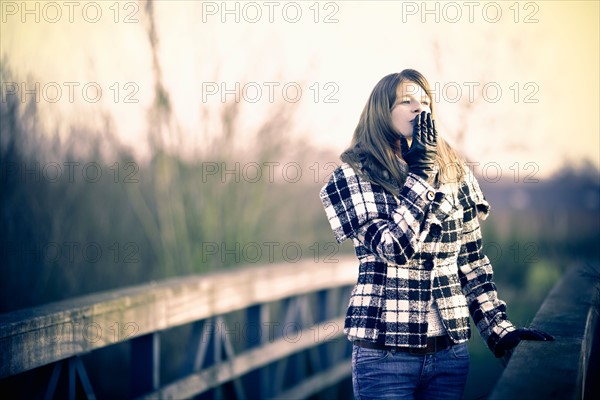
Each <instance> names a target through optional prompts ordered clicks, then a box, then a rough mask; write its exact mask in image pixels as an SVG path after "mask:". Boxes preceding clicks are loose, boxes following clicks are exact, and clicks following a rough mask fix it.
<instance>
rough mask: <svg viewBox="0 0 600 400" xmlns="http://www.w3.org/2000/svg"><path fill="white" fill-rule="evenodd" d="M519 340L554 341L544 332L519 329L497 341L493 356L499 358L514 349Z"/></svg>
mask: <svg viewBox="0 0 600 400" xmlns="http://www.w3.org/2000/svg"><path fill="white" fill-rule="evenodd" d="M521 340H540V341H548V340H554V337H553V336H552V335H550V334H548V333H546V332H543V331H540V330H538V329H529V328H519V329H516V330H514V331H512V332H509V333H507V334H506V335H504V336H503V337H502V339H500V340H499V341H498V344H497V345H496V350H495V354H494V355H495V356H496V357H498V358H500V357H504V355H505V354H506V353H507V352H508V351H509V350H512V349H513V348H515V347H516V346H517V345H518V344H519V342H520V341H521Z"/></svg>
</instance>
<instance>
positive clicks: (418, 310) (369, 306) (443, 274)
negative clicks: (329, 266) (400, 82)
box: [320, 163, 515, 352]
mask: <svg viewBox="0 0 600 400" xmlns="http://www.w3.org/2000/svg"><path fill="white" fill-rule="evenodd" d="M455 186H456V185H455ZM399 189H400V192H399V196H397V197H396V196H394V195H393V194H391V193H390V192H388V191H386V190H384V189H383V187H381V186H380V185H377V184H375V183H370V182H369V181H367V180H366V179H364V178H363V177H362V176H360V175H357V173H356V172H355V171H354V170H353V169H352V167H351V166H349V165H348V164H346V163H343V164H342V165H341V166H340V167H338V168H337V169H336V170H335V171H334V173H333V174H332V176H331V178H330V180H329V182H328V183H327V184H326V185H325V186H324V187H323V188H322V189H321V192H320V197H321V200H322V202H323V205H324V207H325V211H326V213H327V218H328V219H329V223H330V225H331V228H332V230H333V233H334V235H335V237H336V240H337V241H338V243H342V242H343V241H344V240H346V239H347V238H351V239H352V241H353V243H354V248H355V251H356V255H357V257H358V261H359V272H358V281H357V283H356V285H355V286H354V289H353V290H352V295H351V298H350V303H349V305H348V309H347V313H346V319H345V326H344V333H345V334H346V335H347V336H348V338H349V339H350V340H352V339H356V338H361V339H366V340H370V341H375V342H379V343H381V344H385V345H390V346H404V347H425V346H426V339H427V328H428V324H427V312H428V310H429V304H430V301H431V300H432V297H433V301H435V302H436V305H437V307H438V310H439V313H440V317H441V319H442V321H443V324H444V327H445V328H446V330H447V332H448V335H449V336H450V337H451V338H452V340H453V341H454V342H455V343H462V342H465V341H467V340H468V339H469V337H470V336H471V331H470V326H469V314H470V315H471V316H472V318H473V321H474V322H475V325H476V326H477V328H478V330H479V331H480V333H481V335H482V337H483V338H484V340H485V341H486V342H487V344H488V346H489V347H490V349H491V350H492V352H493V351H494V350H495V347H496V344H497V343H498V340H499V339H500V338H501V337H502V336H504V335H505V334H506V333H508V332H510V331H512V330H514V329H515V327H514V326H513V325H512V324H511V323H510V322H509V321H508V320H507V318H506V305H505V303H504V302H502V301H501V300H499V299H498V297H497V295H496V286H495V284H494V282H493V281H492V266H491V264H490V262H489V260H488V258H487V257H486V256H485V255H484V253H483V252H482V244H481V231H480V227H479V222H478V219H477V217H479V218H481V219H485V218H487V216H488V213H489V208H490V207H489V204H488V202H487V201H486V199H485V198H484V196H483V194H482V192H481V189H480V188H479V184H478V183H477V181H476V179H475V177H474V176H473V175H472V174H471V173H470V172H469V171H467V176H466V178H465V181H464V182H462V183H461V184H460V185H459V187H458V190H455V191H454V192H455V194H452V193H453V192H451V191H447V190H442V189H438V190H436V189H434V188H433V187H432V186H430V185H429V184H428V183H427V182H425V181H424V180H422V179H421V178H419V177H417V176H416V175H414V174H410V173H409V174H408V177H407V179H406V181H405V183H404V186H403V187H402V188H399Z"/></svg>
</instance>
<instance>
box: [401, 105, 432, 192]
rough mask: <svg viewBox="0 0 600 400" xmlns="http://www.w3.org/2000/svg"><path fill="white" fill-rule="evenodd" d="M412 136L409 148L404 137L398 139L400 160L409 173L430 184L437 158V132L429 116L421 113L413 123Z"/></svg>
mask: <svg viewBox="0 0 600 400" xmlns="http://www.w3.org/2000/svg"><path fill="white" fill-rule="evenodd" d="M413 124H414V126H413V135H412V143H411V146H410V148H409V147H408V141H407V140H406V138H405V137H404V136H402V137H401V138H400V150H401V151H402V158H404V161H406V163H407V164H408V168H409V170H410V172H412V173H414V174H415V175H417V176H419V177H420V178H423V179H425V180H426V181H427V182H429V183H430V184H431V183H433V181H434V179H435V175H436V172H435V168H434V165H435V159H436V156H437V131H436V129H435V121H432V119H431V114H430V113H428V112H426V111H423V112H422V113H421V114H419V115H417V117H416V118H415V120H414V121H413Z"/></svg>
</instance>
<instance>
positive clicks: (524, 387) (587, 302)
mask: <svg viewBox="0 0 600 400" xmlns="http://www.w3.org/2000/svg"><path fill="white" fill-rule="evenodd" d="M586 272H589V271H586V269H585V267H583V266H574V267H572V268H571V269H569V270H568V271H567V272H566V274H565V276H564V277H563V278H562V279H561V280H560V281H559V282H558V283H557V284H556V286H555V287H554V288H553V289H552V291H551V292H550V294H549V295H548V297H547V298H546V300H545V301H544V303H543V304H542V306H541V307H540V309H539V311H538V313H537V314H536V316H535V318H534V319H533V322H532V323H531V328H537V329H541V330H543V331H546V332H548V333H550V334H551V335H553V336H554V337H555V339H556V340H555V341H553V342H534V341H523V342H521V343H520V344H519V346H517V348H516V349H515V351H514V353H513V355H512V357H511V359H510V362H509V363H508V365H507V367H506V369H505V370H504V372H503V374H502V376H501V377H500V379H499V380H498V382H497V383H496V386H495V387H494V390H493V392H492V395H491V396H490V397H489V399H490V400H514V399H581V398H582V392H583V389H584V382H585V380H584V377H585V372H586V370H587V362H588V360H589V352H590V349H591V346H590V341H591V339H592V338H590V337H589V336H590V335H592V336H593V331H594V329H593V328H594V327H591V326H590V321H597V320H596V319H590V318H589V315H590V308H591V307H592V306H593V301H594V296H595V289H594V282H593V280H592V279H591V277H590V276H586ZM594 323H595V322H594ZM596 340H597V338H596Z"/></svg>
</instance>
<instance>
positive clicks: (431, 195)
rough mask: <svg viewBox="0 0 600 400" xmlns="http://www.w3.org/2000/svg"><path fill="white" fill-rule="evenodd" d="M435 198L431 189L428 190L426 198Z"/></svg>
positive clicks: (431, 199) (430, 199)
mask: <svg viewBox="0 0 600 400" xmlns="http://www.w3.org/2000/svg"><path fill="white" fill-rule="evenodd" d="M434 198H435V193H433V191H431V190H430V191H429V192H427V200H429V201H433V199H434Z"/></svg>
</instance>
